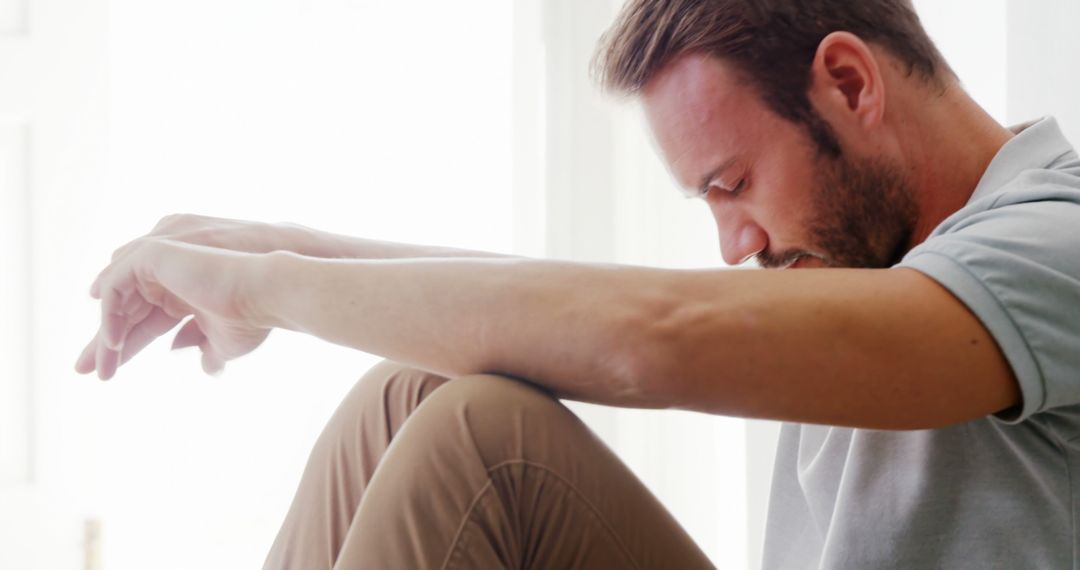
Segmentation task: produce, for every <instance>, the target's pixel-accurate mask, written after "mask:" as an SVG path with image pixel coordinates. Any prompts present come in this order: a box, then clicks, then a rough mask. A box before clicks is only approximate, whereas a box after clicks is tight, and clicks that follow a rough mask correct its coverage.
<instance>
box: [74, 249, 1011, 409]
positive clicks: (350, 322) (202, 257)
mask: <svg viewBox="0 0 1080 570" xmlns="http://www.w3.org/2000/svg"><path fill="white" fill-rule="evenodd" d="M140 247H141V249H140V248H136V249H135V250H133V251H132V252H130V255H128V256H125V257H124V258H123V259H121V260H119V261H118V262H114V266H115V267H114V266H110V269H108V270H106V272H105V273H104V274H103V284H104V286H105V289H104V290H105V291H106V292H107V293H108V292H110V291H118V292H120V293H118V294H115V295H113V294H106V295H103V296H102V299H103V314H104V315H110V314H112V315H115V314H120V315H121V316H117V317H114V318H112V319H103V322H104V323H107V324H106V325H103V333H104V334H99V336H100V337H101V338H107V339H110V341H109V342H108V343H106V345H107V346H111V347H113V348H114V349H116V350H117V352H118V353H123V354H124V357H125V358H130V356H131V355H132V354H133V352H132V351H131V350H125V349H124V348H123V347H124V345H125V344H127V343H128V342H130V343H131V346H133V347H137V348H136V349H135V351H137V349H138V348H141V346H142V345H145V343H146V342H148V341H146V340H145V339H144V338H143V336H142V335H140V334H136V333H131V331H135V330H136V329H135V327H136V326H137V325H136V324H133V323H136V319H135V318H134V317H132V318H126V317H123V316H122V315H123V314H124V313H125V310H124V309H123V308H124V307H128V306H137V305H138V304H139V303H133V302H130V301H129V300H128V301H126V300H125V295H124V292H130V291H136V292H141V293H140V294H141V295H142V296H143V298H144V299H145V300H146V302H147V303H149V304H151V305H154V306H159V307H170V308H169V310H168V312H169V313H170V314H171V315H173V317H174V318H181V317H182V315H183V314H195V315H196V319H201V322H196V324H197V327H194V328H189V327H185V329H187V333H186V334H187V335H188V338H187V339H186V340H185V342H188V343H194V344H199V345H200V346H205V347H207V348H208V349H209V351H210V353H211V354H213V355H214V358H218V359H220V360H221V361H224V360H228V359H229V358H232V357H235V356H236V355H238V354H242V353H244V352H246V351H249V350H251V349H252V348H254V345H257V344H258V342H261V337H260V336H259V334H260V331H268V330H269V329H270V328H272V327H275V326H276V327H284V328H288V329H292V330H297V331H303V332H306V333H310V334H313V335H315V336H318V337H320V338H323V339H325V340H328V341H331V342H335V343H338V344H342V345H345V346H350V347H353V348H356V349H359V350H363V351H366V352H371V353H374V354H379V355H382V356H386V357H389V358H393V359H396V360H400V361H403V362H407V363H410V364H412V365H415V366H418V367H420V368H425V369H428V370H432V371H435V372H439V373H442V374H447V375H459V374H467V373H480V372H498V373H503V374H507V375H511V376H517V377H520V378H524V379H528V380H529V381H532V382H535V383H537V384H539V385H541V386H543V387H545V388H547V389H549V390H550V391H552V392H553V393H554V394H556V395H557V396H559V397H565V398H570V399H577V400H583V401H590V402H597V403H602V404H609V405H615V406H627V407H651V408H680V409H690V410H698V411H703V412H710V413H721V414H729V415H735V416H746V417H760V418H771V419H779V420H791V421H800V422H813V423H824V424H832V425H850V426H858V427H869V428H886V429H915V428H931V427H938V426H943V425H947V424H951V423H956V422H961V421H965V420H970V419H974V418H977V417H980V416H985V415H987V414H990V413H994V412H997V411H1000V410H1002V409H1005V408H1008V407H1011V406H1014V405H1016V404H1018V403H1019V392H1018V388H1017V385H1016V381H1015V379H1014V378H1013V376H1012V372H1011V370H1010V368H1009V366H1008V364H1007V363H1006V362H1005V360H1004V357H1003V356H1002V355H1001V353H1000V351H999V350H998V348H997V346H996V344H995V343H994V341H993V339H992V338H991V337H990V335H989V334H988V333H987V332H986V330H985V329H984V328H983V326H982V325H981V323H980V322H979V321H978V320H977V319H976V318H975V317H974V316H973V315H972V314H971V313H970V312H968V310H967V309H966V308H965V307H964V306H963V305H962V304H961V303H959V302H958V301H957V300H956V299H955V298H953V297H952V296H951V295H950V294H949V293H948V292H947V291H945V290H944V289H942V288H941V287H940V286H938V285H937V284H936V283H935V282H934V281H932V280H930V279H929V278H927V277H925V276H923V275H922V274H921V273H918V272H915V271H913V270H908V269H889V270H841V269H826V270H794V271H727V270H697V271H690V270H665V269H653V268H645V267H634V266H622V265H604V264H578V263H566V262H556V261H540V260H528V259H471V258H459V259H453V258H451V259H425V258H419V259H404V260H345V259H319V258H313V257H307V256H301V255H297V254H294V253H287V252H276V253H272V254H267V255H250V254H236V253H231V252H229V253H228V254H223V253H222V252H221V250H216V249H213V248H205V247H198V246H192V245H189V244H181V243H177V242H170V241H167V240H152V239H151V240H146V241H145V242H144V243H143V244H142V246H140ZM133 283H134V284H133ZM207 290H211V292H209V293H208V292H206V291H207ZM110 298H112V300H111V301H110V300H109V299H110ZM106 301H107V302H106ZM132 314H136V313H132ZM193 322H195V321H193ZM215 323H225V325H217V326H215ZM189 324H190V323H189ZM166 330H167V329H166ZM184 332H185V331H184V330H182V331H181V333H184ZM200 333H204V335H203V337H202V338H200V337H199V334H200ZM158 334H163V333H158ZM253 339H254V340H253ZM91 344H93V343H91ZM218 347H220V348H218ZM89 349H90V347H88V350H89ZM106 352H107V351H106ZM205 352H206V349H204V353H205ZM90 353H91V354H94V351H90ZM99 353H100V351H99ZM84 359H85V360H87V361H89V362H86V361H84ZM80 364H82V367H81V369H82V370H85V371H89V370H93V369H94V367H93V366H92V365H93V364H94V358H91V357H87V355H86V353H84V358H83V359H80ZM87 368H88V369H89V370H87Z"/></svg>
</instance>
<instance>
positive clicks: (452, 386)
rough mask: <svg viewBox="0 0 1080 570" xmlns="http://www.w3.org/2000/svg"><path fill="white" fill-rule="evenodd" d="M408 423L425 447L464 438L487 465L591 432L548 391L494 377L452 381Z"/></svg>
mask: <svg viewBox="0 0 1080 570" xmlns="http://www.w3.org/2000/svg"><path fill="white" fill-rule="evenodd" d="M408 424H409V425H407V426H406V430H412V434H411V437H410V439H412V440H413V441H414V442H415V443H417V444H421V445H431V446H440V445H443V444H444V443H448V442H446V441H445V440H447V439H453V440H457V438H460V437H462V436H463V435H464V436H465V440H467V441H468V443H469V445H470V446H475V448H476V449H477V451H478V452H479V453H480V455H481V456H483V458H484V462H485V463H487V464H488V465H493V464H495V463H498V462H499V461H504V460H507V459H521V458H524V457H526V456H529V455H531V454H532V453H533V452H534V451H539V450H538V449H537V447H538V446H540V445H541V444H544V442H558V441H563V442H565V441H572V440H573V437H575V436H577V435H579V434H581V433H583V432H585V431H586V430H585V428H584V424H582V423H581V421H580V420H579V419H578V417H577V416H576V415H575V414H574V413H573V412H571V411H570V410H569V409H567V408H566V406H564V405H563V404H562V402H560V401H559V400H558V399H557V398H555V397H554V396H553V395H552V394H551V393H550V392H548V391H547V390H545V389H544V388H542V387H540V386H537V385H535V384H532V383H529V382H526V381H524V380H519V379H515V378H510V377H506V376H500V375H494V374H478V375H470V376H461V377H458V378H455V379H453V380H451V381H449V382H447V383H446V384H445V385H444V386H442V387H441V388H439V390H438V391H437V392H435V393H434V394H432V395H431V397H430V398H428V399H427V400H425V401H424V403H423V405H421V406H420V407H419V408H418V409H417V410H416V412H415V414H414V416H413V417H412V418H410V420H409V422H408ZM421 442H422V443H421ZM545 445H546V444H545Z"/></svg>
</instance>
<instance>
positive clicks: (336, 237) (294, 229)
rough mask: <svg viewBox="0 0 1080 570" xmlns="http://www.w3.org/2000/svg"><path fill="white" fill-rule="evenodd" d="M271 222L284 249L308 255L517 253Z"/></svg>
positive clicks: (397, 256)
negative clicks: (283, 238)
mask: <svg viewBox="0 0 1080 570" xmlns="http://www.w3.org/2000/svg"><path fill="white" fill-rule="evenodd" d="M275 226H276V227H277V228H278V230H277V231H279V232H281V233H284V234H286V236H287V241H288V242H289V243H291V244H292V245H293V246H292V247H289V248H285V249H287V250H288V251H292V252H294V253H298V254H300V255H305V256H310V257H324V258H346V259H404V258H445V257H469V258H515V257H517V256H512V255H507V254H502V253H495V252H489V251H478V250H469V249H457V248H452V247H441V246H433V245H419V244H410V243H398V242H391V241H382V240H374V239H366V238H360V237H354V236H349V235H343V234H335V233H331V232H327V231H323V230H318V229H315V228H309V227H307V226H303V225H300V224H292V223H280V224H276V225H275Z"/></svg>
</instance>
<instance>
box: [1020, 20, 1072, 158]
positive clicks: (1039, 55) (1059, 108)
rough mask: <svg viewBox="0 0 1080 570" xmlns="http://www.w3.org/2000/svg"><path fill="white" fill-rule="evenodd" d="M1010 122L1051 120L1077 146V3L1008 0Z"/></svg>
mask: <svg viewBox="0 0 1080 570" xmlns="http://www.w3.org/2000/svg"><path fill="white" fill-rule="evenodd" d="M1008 22H1009V30H1008V35H1007V41H1006V44H1007V45H1008V59H1007V65H1006V69H1007V73H1008V85H1009V87H1008V114H1007V116H1008V122H1009V123H1010V124H1015V123H1022V122H1026V121H1029V120H1031V119H1035V118H1038V117H1042V116H1045V115H1053V116H1054V117H1056V118H1057V120H1058V122H1059V123H1060V124H1061V127H1062V129H1063V130H1064V132H1065V136H1066V137H1067V138H1068V139H1069V141H1071V142H1072V143H1073V145H1074V146H1076V145H1080V33H1077V23H1078V22H1080V2H1077V1H1076V0H1009V2H1008Z"/></svg>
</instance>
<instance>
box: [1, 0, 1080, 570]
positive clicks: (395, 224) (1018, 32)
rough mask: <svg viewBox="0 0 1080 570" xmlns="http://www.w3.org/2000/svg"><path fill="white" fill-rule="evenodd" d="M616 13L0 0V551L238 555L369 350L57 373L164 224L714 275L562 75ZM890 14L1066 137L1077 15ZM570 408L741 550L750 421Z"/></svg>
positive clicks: (255, 543) (698, 520)
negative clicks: (114, 283) (250, 225)
mask: <svg viewBox="0 0 1080 570" xmlns="http://www.w3.org/2000/svg"><path fill="white" fill-rule="evenodd" d="M618 4H619V2H617V1H616V0H604V1H597V2H578V1H574V0H543V1H542V0H516V1H515V2H513V3H510V2H506V1H505V0H470V1H468V2H457V3H447V2H438V1H434V0H425V1H416V2H409V3H401V2H384V1H374V0H369V1H362V0H311V1H305V2H299V1H295V0H290V1H285V0H259V1H257V0H227V1H220V0H218V1H215V2H210V1H208V0H191V1H188V2H183V3H176V2H163V1H160V0H112V1H111V2H108V1H106V0H83V1H80V2H74V1H72V0H29V1H27V2H22V1H20V0H0V82H2V83H0V223H2V224H3V234H0V237H2V240H3V241H2V242H0V256H3V257H2V258H0V264H2V267H4V268H5V269H8V270H9V271H8V278H7V279H5V280H4V282H3V288H2V289H0V311H3V313H2V314H0V317H2V318H3V320H4V322H5V327H4V328H3V330H2V331H0V365H2V368H0V374H3V376H2V377H0V568H50V569H55V568H73V569H74V568H84V567H85V568H107V569H109V570H114V569H117V570H119V569H136V568H147V567H153V568H165V569H169V568H177V569H179V568H193V567H194V568H250V567H257V566H258V565H259V564H260V563H261V561H262V558H263V556H264V555H265V552H266V549H267V548H268V547H269V543H270V541H271V540H272V539H273V536H274V533H275V532H276V530H277V525H278V524H280V521H281V518H282V516H283V515H284V510H285V508H286V507H287V505H288V502H289V500H290V499H291V495H292V492H293V490H294V488H295V485H296V482H297V481H298V479H299V476H300V470H301V469H302V466H303V464H304V461H305V459H306V455H307V452H308V449H309V448H310V445H311V443H312V442H313V440H314V438H315V437H316V435H317V434H318V432H319V430H320V429H321V427H322V424H323V422H325V420H326V419H327V417H328V416H329V414H330V413H331V411H332V410H333V409H334V407H335V406H336V405H337V402H338V401H339V400H340V398H341V396H342V395H343V394H344V393H345V391H346V390H347V389H348V388H349V387H350V386H351V385H352V383H353V382H354V381H355V380H356V378H357V377H359V375H360V374H362V372H363V371H364V370H365V369H366V367H368V366H370V364H372V363H373V362H374V361H375V358H374V357H372V356H370V355H365V354H361V353H357V352H352V351H347V350H344V349H341V348H338V347H332V346H329V345H325V344H322V343H319V342H315V341H313V340H311V339H308V338H304V337H301V336H299V335H292V334H282V333H281V332H280V331H278V332H275V333H274V334H273V335H271V337H270V339H269V340H268V342H267V345H266V346H265V347H264V348H263V349H261V350H260V351H258V352H256V353H255V354H253V355H251V356H249V357H247V358H244V359H241V360H240V361H237V362H235V363H232V364H230V366H229V369H228V371H227V372H226V374H225V375H224V376H223V377H220V378H207V377H204V376H203V375H202V374H201V372H200V371H199V367H198V358H197V355H196V354H195V353H193V352H190V351H188V352H179V353H171V354H170V353H168V351H167V340H166V341H161V342H159V343H158V344H155V345H153V346H151V347H149V348H148V349H147V350H146V352H145V354H143V355H140V357H139V358H137V359H136V360H135V361H133V362H132V363H130V364H129V365H128V366H126V367H125V368H123V369H121V371H120V374H119V375H118V377H117V378H116V379H115V380H114V381H112V382H110V383H107V384H102V383H99V382H97V381H96V380H95V379H92V378H89V377H79V376H76V375H75V374H74V373H73V372H72V371H71V366H72V365H73V363H74V359H75V357H76V356H77V355H78V352H79V350H80V349H81V348H82V346H83V344H84V343H85V342H86V341H87V340H88V339H89V337H90V336H91V335H92V334H93V331H94V330H95V329H96V326H97V313H96V310H97V307H96V306H95V304H94V303H92V302H91V301H90V299H89V297H87V296H86V288H87V286H88V285H89V283H90V281H91V280H92V279H93V277H94V275H95V274H96V272H97V271H98V270H100V269H101V267H103V265H104V264H105V263H106V262H107V261H108V257H109V254H110V253H111V251H112V249H114V248H115V247H117V246H119V245H121V244H123V243H124V242H126V241H127V240H129V239H132V238H134V237H136V236H138V235H141V234H142V233H144V232H146V231H148V230H149V229H150V227H151V226H152V225H153V224H154V223H155V222H156V221H157V219H158V218H160V217H161V216H163V215H165V214H168V213H173V212H181V211H191V212H199V213H206V214H213V215H221V216H230V217H242V218H252V219H261V220H265V221H281V220H289V221H295V222H300V223H304V224H307V225H312V226H317V227H320V228H325V229H328V230H331V231H337V232H341V233H350V234H355V235H362V236H365V237H375V238H381V239H392V240H399V241H409V242H416V243H435V244H441V245H451V246H460V247H468V248H476V249H487V250H493V251H517V252H519V253H525V254H530V255H548V256H553V257H559V258H567V259H581V260H615V261H621V262H628V263H644V264H651V265H660V266H667V267H700V266H719V265H721V262H720V259H719V255H718V252H717V250H716V238H715V232H714V230H713V228H712V227H711V223H710V220H709V217H708V215H707V212H706V211H705V210H704V209H703V208H702V207H701V206H700V204H697V203H695V202H690V201H685V200H682V199H681V198H679V197H678V196H677V194H676V192H675V191H674V189H673V187H672V186H671V183H670V182H669V181H668V180H667V175H666V173H665V172H664V170H663V167H662V166H661V165H660V164H659V162H658V161H657V160H656V158H655V156H654V155H653V154H652V151H651V149H650V147H649V144H648V142H647V138H646V136H645V133H644V131H643V129H642V127H641V125H640V124H639V122H638V121H637V119H636V115H635V112H634V109H633V108H632V106H627V105H617V104H613V103H612V102H610V101H606V100H604V99H602V98H600V97H598V96H597V95H596V93H595V90H594V88H593V86H592V85H591V83H590V82H589V79H588V77H587V75H586V64H587V61H588V57H589V55H590V54H591V50H592V47H593V44H594V42H595V39H596V37H597V35H598V34H599V32H600V31H601V30H603V29H604V28H605V27H606V26H607V25H608V24H609V23H610V19H611V17H612V15H613V13H614V10H615V9H616V8H617V6H618ZM916 5H917V7H918V9H919V10H920V12H921V13H922V15H923V17H924V20H925V23H926V25H927V28H928V30H929V31H930V33H931V35H932V36H933V37H934V38H935V39H936V40H937V41H938V43H939V46H940V47H941V49H942V51H943V52H944V53H945V55H946V57H947V58H948V59H949V60H950V62H951V63H952V64H953V67H954V68H955V69H956V71H957V72H958V73H959V74H960V77H961V79H962V80H963V81H964V83H965V85H966V86H967V88H968V89H969V91H970V92H971V93H972V94H973V95H974V96H975V98H976V99H977V100H978V101H979V102H980V103H982V104H983V105H984V106H985V107H986V108H987V109H988V110H989V111H990V112H991V114H992V115H994V116H995V117H996V118H998V119H999V120H1000V121H1002V122H1005V123H1015V122H1020V121H1022V120H1026V119H1029V118H1034V117H1036V116H1040V115H1043V114H1055V115H1056V116H1057V117H1058V118H1059V120H1060V121H1061V123H1062V125H1063V127H1064V128H1065V130H1066V133H1067V134H1068V135H1069V136H1070V137H1071V139H1072V140H1074V141H1077V140H1080V109H1078V108H1077V106H1076V104H1075V101H1078V100H1080V78H1078V76H1077V74H1075V73H1072V72H1071V71H1070V70H1075V69H1076V68H1077V67H1076V66H1077V61H1078V60H1080V40H1078V39H1076V36H1075V34H1071V33H1070V30H1069V28H1068V25H1069V24H1068V23H1069V22H1076V21H1077V19H1078V18H1080V3H1076V2H1073V1H1071V0H1041V1H1038V2H1031V1H1027V2H1019V1H1018V0H1015V1H1008V2H1007V1H1006V0H990V1H986V0H922V1H917V2H916ZM573 407H574V409H575V410H577V411H578V412H579V413H581V414H582V415H583V416H584V417H585V418H586V420H587V421H588V422H589V423H590V425H592V426H593V427H594V429H596V430H597V432H598V433H600V435H601V436H602V437H604V438H605V440H606V441H608V442H609V443H610V444H611V445H612V447H613V448H614V449H615V450H616V451H617V452H618V453H619V454H620V455H621V456H622V457H623V458H624V459H625V460H626V461H627V463H628V464H629V465H630V466H631V467H632V468H633V469H634V471H635V472H636V473H638V475H639V476H640V477H641V478H642V479H643V480H644V481H645V482H646V484H647V485H649V487H650V488H651V489H653V490H654V492H655V493H656V494H657V495H658V496H659V497H660V499H661V500H662V501H663V502H664V503H665V504H667V505H668V507H669V508H670V509H671V510H672V512H673V513H674V514H675V516H676V517H677V518H678V519H679V520H680V521H682V522H683V524H684V525H685V526H686V528H687V530H688V531H690V533H691V534H692V536H693V537H694V538H695V540H697V541H698V542H699V544H701V546H702V548H704V549H705V550H706V552H707V553H708V554H709V555H710V556H711V557H712V558H713V560H714V562H716V564H717V565H718V566H719V567H721V568H740V567H750V568H754V567H756V565H757V564H758V560H759V556H758V549H759V548H760V540H761V528H762V524H763V513H764V506H765V500H766V492H767V480H768V475H769V469H770V467H769V466H770V464H771V453H772V452H771V450H772V447H771V446H772V442H773V438H774V433H775V429H774V427H773V426H771V425H769V424H762V423H756V422H755V423H753V424H751V425H749V426H748V425H747V424H746V423H745V422H742V421H739V420H731V419H725V418H716V417H709V416H704V415H701V414H690V413H672V412H643V411H629V410H610V409H601V408H598V407H596V406H588V405H583V404H581V405H578V404H575V405H574V406H573ZM87 521H91V522H93V523H94V524H95V525H97V526H96V528H98V529H99V531H98V532H99V533H100V535H99V540H97V541H96V542H94V541H91V542H90V545H89V550H88V548H87V544H86V540H85V538H86V536H85V535H86V534H87V533H86V528H85V523H86V522H87ZM87 552H89V556H88V555H87Z"/></svg>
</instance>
